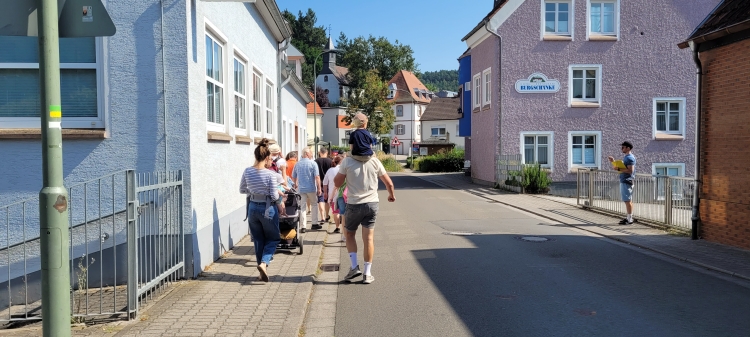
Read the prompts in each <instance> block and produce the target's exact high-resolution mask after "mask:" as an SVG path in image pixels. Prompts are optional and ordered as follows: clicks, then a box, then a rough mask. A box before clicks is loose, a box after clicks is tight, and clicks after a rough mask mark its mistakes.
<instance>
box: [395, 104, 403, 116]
mask: <svg viewBox="0 0 750 337" xmlns="http://www.w3.org/2000/svg"><path fill="white" fill-rule="evenodd" d="M399 108H401V113H400V114H399V111H398V110H399ZM396 117H404V106H403V105H402V104H399V105H396Z"/></svg>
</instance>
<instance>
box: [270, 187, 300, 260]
mask: <svg viewBox="0 0 750 337" xmlns="http://www.w3.org/2000/svg"><path fill="white" fill-rule="evenodd" d="M300 200H302V196H300V194H299V193H298V192H297V190H295V189H294V188H291V189H289V190H288V191H286V200H285V201H284V206H285V207H286V215H283V216H279V231H280V232H281V233H282V236H283V235H284V233H287V232H291V230H294V232H296V234H295V235H294V238H292V239H291V242H289V240H288V239H287V240H285V239H284V238H282V239H281V242H279V244H278V245H276V250H288V251H292V250H295V249H297V248H299V254H302V252H303V244H302V242H303V240H302V233H301V232H300V230H301V229H302V222H301V221H300V216H304V215H302V212H301V211H300Z"/></svg>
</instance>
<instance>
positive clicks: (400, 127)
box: [396, 124, 406, 135]
mask: <svg viewBox="0 0 750 337" xmlns="http://www.w3.org/2000/svg"><path fill="white" fill-rule="evenodd" d="M405 133H406V128H405V127H404V125H403V124H396V134H397V135H403V134H405Z"/></svg>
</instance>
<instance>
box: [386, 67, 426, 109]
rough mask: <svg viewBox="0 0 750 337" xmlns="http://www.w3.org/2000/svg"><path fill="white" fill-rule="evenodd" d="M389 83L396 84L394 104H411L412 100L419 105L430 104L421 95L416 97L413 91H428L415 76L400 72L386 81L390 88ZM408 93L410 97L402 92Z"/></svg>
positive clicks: (404, 71) (403, 71)
mask: <svg viewBox="0 0 750 337" xmlns="http://www.w3.org/2000/svg"><path fill="white" fill-rule="evenodd" d="M391 83H396V88H397V89H398V90H396V95H395V96H394V98H393V101H394V102H398V103H407V102H408V103H410V102H412V99H413V100H414V101H417V102H420V103H430V98H429V97H424V96H422V95H419V96H417V95H416V92H415V91H414V89H418V90H423V91H427V92H429V91H430V90H429V89H427V87H426V86H425V85H424V84H422V81H420V80H419V79H418V78H417V76H416V75H414V74H413V73H412V72H409V71H406V70H401V71H399V72H397V73H396V75H394V76H393V78H391V80H390V81H388V85H389V86H390V85H391ZM402 90H405V91H408V92H409V93H410V94H411V95H410V96H409V95H407V94H406V92H404V91H402Z"/></svg>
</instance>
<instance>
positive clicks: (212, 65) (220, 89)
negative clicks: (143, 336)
mask: <svg viewBox="0 0 750 337" xmlns="http://www.w3.org/2000/svg"><path fill="white" fill-rule="evenodd" d="M223 51H224V48H223V47H222V45H221V44H219V42H218V41H217V40H216V39H215V38H213V37H212V36H211V35H209V34H206V110H207V115H208V121H209V122H211V123H216V124H224V55H223Z"/></svg>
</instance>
